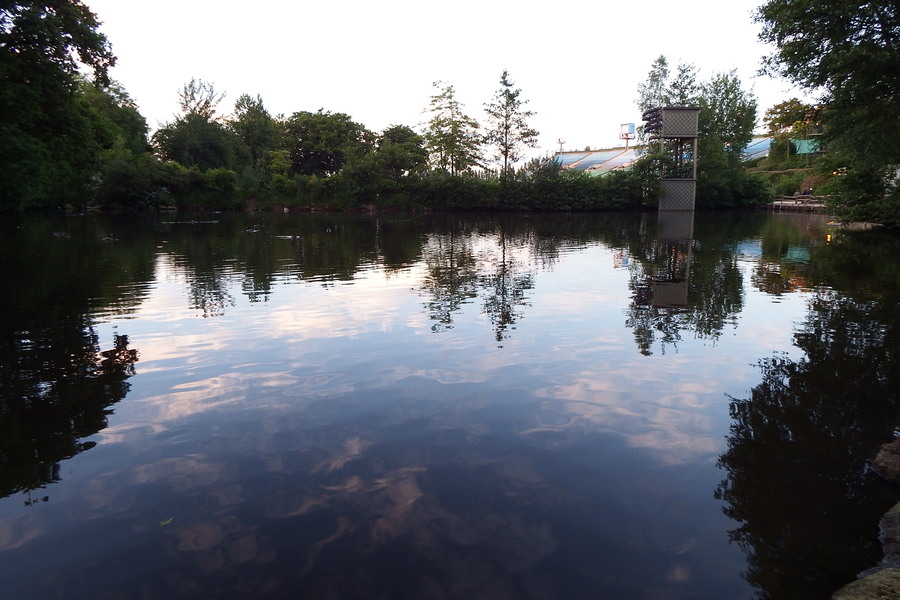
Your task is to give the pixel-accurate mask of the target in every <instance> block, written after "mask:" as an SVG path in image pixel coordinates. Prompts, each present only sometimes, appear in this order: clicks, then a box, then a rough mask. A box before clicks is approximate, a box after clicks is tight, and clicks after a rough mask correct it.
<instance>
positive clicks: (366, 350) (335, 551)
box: [0, 213, 900, 600]
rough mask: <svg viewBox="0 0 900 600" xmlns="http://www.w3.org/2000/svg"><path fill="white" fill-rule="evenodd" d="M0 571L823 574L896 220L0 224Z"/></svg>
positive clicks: (460, 590) (879, 491)
mask: <svg viewBox="0 0 900 600" xmlns="http://www.w3.org/2000/svg"><path fill="white" fill-rule="evenodd" d="M0 231H2V237H0V257H2V263H0V266H2V287H0V290H2V295H0V298H2V308H0V312H2V315H0V323H2V330H0V348H2V356H0V387H2V391H0V496H2V499H0V598H4V599H10V600H20V599H30V598H41V599H45V598H53V599H57V598H60V599H82V598H84V599H88V598H89V599H91V600H122V599H132V598H134V599H141V600H148V599H173V598H203V599H208V598H214V599H226V598H229V599H230V598H236V599H248V598H274V599H288V598H290V599H296V598H307V599H369V598H372V599H376V598H377V599H395V598H396V599H428V598H435V599H438V598H440V599H445V598H447V599H449V598H458V599H491V600H493V599H501V600H502V599H536V600H545V599H560V600H576V599H611V600H631V599H634V600H643V599H647V600H657V599H661V600H670V599H671V600H681V599H685V600H687V599H691V600H706V599H709V600H728V599H750V598H757V597H758V598H771V599H773V600H780V599H788V598H790V599H791V600H798V599H807V598H809V599H818V598H828V597H829V596H830V594H831V593H832V592H833V591H834V590H835V589H837V588H838V587H840V586H841V585H843V584H844V583H847V582H848V581H850V580H852V579H853V578H854V577H855V575H856V574H857V573H858V572H859V571H861V570H864V569H866V568H869V567H870V566H873V565H874V564H875V563H877V562H878V560H880V558H881V554H880V548H879V546H878V544H877V521H878V519H879V517H880V516H881V514H882V513H883V512H884V511H885V510H887V509H888V508H889V507H890V506H891V505H892V504H893V503H894V502H895V501H897V499H898V494H897V491H896V490H895V489H893V488H891V487H890V486H888V485H887V484H884V483H882V482H880V481H879V480H878V479H877V478H876V477H875V476H873V475H872V474H871V473H870V471H869V470H868V469H867V464H868V461H869V460H870V459H871V458H872V456H873V455H874V453H875V451H876V450H877V448H878V446H879V445H880V444H882V443H884V442H887V441H889V440H891V439H892V438H893V436H894V433H895V431H896V430H897V429H898V425H900V400H898V392H897V390H900V381H898V379H900V375H898V373H900V364H898V361H900V328H898V326H900V308H898V300H900V266H898V265H900V260H898V256H900V242H898V239H897V238H896V237H890V236H887V235H883V234H881V233H877V232H864V233H854V232H850V231H846V230H844V229H842V228H841V227H840V226H839V225H836V224H834V223H831V222H830V219H829V218H827V217H823V216H810V215H792V214H778V215H772V214H766V213H729V214H702V213H700V214H697V215H696V216H693V215H672V216H669V217H667V218H665V219H660V218H659V217H658V216H657V215H656V214H647V215H634V214H629V215H618V214H603V215H567V216H565V215H564V216H546V215H540V216H511V215H510V216H507V215H501V216H493V217H491V216H488V217H477V216H445V215H430V216H425V217H414V218H406V217H399V216H378V217H362V216H346V215H277V216H276V215H256V216H249V217H248V216H243V215H225V214H204V215H181V214H171V215H162V216H159V217H157V216H147V215H144V216H135V215H130V216H110V215H101V216H81V217H76V216H71V217H65V216H55V217H32V218H29V219H27V220H10V219H7V220H4V221H0Z"/></svg>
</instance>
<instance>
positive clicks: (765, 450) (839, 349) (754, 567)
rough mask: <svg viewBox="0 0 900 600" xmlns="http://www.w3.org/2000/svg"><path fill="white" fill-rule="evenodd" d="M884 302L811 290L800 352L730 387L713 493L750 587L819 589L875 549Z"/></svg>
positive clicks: (888, 420)
mask: <svg viewBox="0 0 900 600" xmlns="http://www.w3.org/2000/svg"><path fill="white" fill-rule="evenodd" d="M891 304H892V303H891V302H890V301H888V302H887V303H885V302H884V299H871V300H855V299H852V298H850V297H848V296H845V295H843V294H842V293H838V292H834V291H830V290H827V289H822V290H820V291H818V292H817V293H816V294H815V296H814V298H813V300H812V301H811V303H810V309H809V313H808V316H807V318H806V321H805V322H804V323H803V324H802V326H801V327H800V329H799V330H798V332H797V333H796V335H795V343H796V345H797V346H798V347H799V348H800V349H801V350H803V351H804V352H805V358H803V359H801V360H791V359H789V358H787V357H786V356H775V357H772V358H766V359H763V360H760V361H759V367H760V370H761V371H762V382H761V383H760V384H759V385H757V386H756V387H755V388H753V389H752V390H751V392H750V396H749V398H746V399H737V398H732V401H731V405H730V413H731V417H732V419H733V420H734V423H733V425H732V426H731V433H730V435H729V436H728V446H729V447H728V450H727V451H726V452H725V453H724V454H723V455H722V456H721V458H720V461H719V465H720V466H721V467H722V468H723V469H725V471H726V472H727V478H726V479H725V480H724V481H723V482H722V483H721V484H720V486H719V488H718V490H717V491H716V497H717V498H719V499H722V500H724V501H725V502H726V503H727V507H726V508H725V512H726V514H727V515H728V516H729V517H731V518H732V519H734V520H736V521H738V522H739V523H740V526H739V527H737V528H736V529H734V530H733V531H731V533H730V535H731V538H732V540H733V541H735V542H737V543H738V544H739V545H740V546H741V548H742V549H743V550H744V552H745V553H746V554H747V558H748V564H749V569H748V571H747V573H746V574H745V577H746V579H747V580H748V581H749V582H750V583H751V584H752V585H753V586H754V587H756V588H757V590H758V594H759V597H760V598H763V599H769V598H771V599H773V600H775V599H781V598H793V599H798V600H802V599H805V598H809V599H810V600H812V599H814V598H826V597H829V595H830V594H831V593H833V592H834V591H835V590H837V589H838V588H839V587H841V586H842V585H844V584H845V583H847V582H848V581H851V580H852V579H854V578H855V577H856V575H857V574H858V573H859V572H860V571H862V570H864V569H867V568H869V567H872V566H873V565H875V564H876V563H877V562H878V561H879V560H880V558H881V549H880V547H879V545H878V542H877V522H878V520H879V518H880V517H881V515H882V514H883V513H884V512H885V511H886V510H887V509H888V508H889V507H890V506H891V505H892V504H893V503H894V502H895V501H896V500H897V494H896V490H892V489H890V488H889V487H888V486H886V484H884V483H883V482H881V481H880V480H878V479H877V477H876V476H874V475H873V474H872V473H871V472H870V471H869V470H868V469H867V464H868V461H870V460H871V459H872V457H873V456H874V454H875V452H876V451H877V448H878V446H879V445H880V444H882V443H884V442H886V441H889V440H890V439H892V437H893V434H894V432H895V430H896V428H897V427H898V425H900V418H898V415H900V398H898V390H900V375H898V374H900V364H898V357H900V338H898V335H897V334H898V332H897V329H896V323H897V320H896V318H897V315H896V314H893V315H891V317H890V318H889V319H887V320H885V319H884V317H885V316H886V314H885V311H887V312H893V313H896V302H893V308H891Z"/></svg>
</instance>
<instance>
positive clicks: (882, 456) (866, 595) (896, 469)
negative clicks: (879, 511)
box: [831, 439, 900, 600]
mask: <svg viewBox="0 0 900 600" xmlns="http://www.w3.org/2000/svg"><path fill="white" fill-rule="evenodd" d="M872 470H873V471H875V472H876V473H877V474H878V475H880V476H881V477H882V478H884V479H885V480H887V481H889V482H891V483H893V484H896V485H900V439H896V440H894V441H893V442H890V443H888V444H884V445H883V446H882V447H881V449H880V450H879V451H878V454H877V456H876V457H875V460H874V461H873V462H872ZM878 529H879V535H878V539H879V541H880V542H881V547H882V549H883V550H884V558H883V559H882V560H881V562H880V563H878V564H877V565H876V566H874V567H872V568H871V569H869V570H867V571H864V572H863V573H861V574H860V578H859V579H857V580H856V581H854V582H852V583H848V584H847V585H845V586H844V587H842V588H841V589H839V590H838V591H837V592H835V593H834V594H833V595H832V597H831V598H832V600H896V599H897V598H900V502H898V503H897V504H895V505H894V507H893V508H891V509H890V510H889V511H887V512H886V513H885V514H884V516H883V517H882V518H881V521H879V523H878Z"/></svg>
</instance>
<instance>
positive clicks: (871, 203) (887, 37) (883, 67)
mask: <svg viewBox="0 0 900 600" xmlns="http://www.w3.org/2000/svg"><path fill="white" fill-rule="evenodd" d="M757 21H758V22H760V23H761V24H762V26H763V29H762V32H761V34H760V37H761V39H762V40H764V41H766V42H769V43H771V44H773V45H774V46H775V47H776V48H777V51H776V53H775V54H774V55H772V56H771V57H769V58H768V60H767V68H768V69H769V70H770V71H771V72H773V73H777V74H780V75H784V76H786V77H787V78H789V79H790V80H791V81H793V82H795V83H797V84H799V85H801V86H803V87H804V88H806V89H808V90H809V91H811V92H814V93H819V94H820V95H821V100H822V103H823V105H824V110H823V111H822V123H823V125H824V135H823V139H824V141H825V143H826V144H827V148H828V159H827V161H826V162H825V163H824V164H823V166H824V167H825V168H826V169H831V170H837V169H846V172H847V175H846V176H845V177H840V178H837V180H836V182H835V185H834V186H833V187H832V188H831V191H832V192H834V193H835V194H836V195H835V198H834V207H835V208H836V209H838V210H840V211H842V212H843V213H844V214H845V215H846V216H847V217H848V218H851V219H862V220H873V221H879V222H883V223H887V224H890V225H895V226H900V210H898V209H900V184H898V173H897V169H898V165H900V44H898V41H900V13H898V11H897V3H896V2H894V1H893V0H879V1H876V2H864V3H847V2H839V1H837V0H825V1H821V0H817V1H815V2H814V1H812V0H769V2H767V3H766V4H764V5H763V6H761V7H760V9H759V11H758V13H757Z"/></svg>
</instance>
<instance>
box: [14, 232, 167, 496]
mask: <svg viewBox="0 0 900 600" xmlns="http://www.w3.org/2000/svg"><path fill="white" fill-rule="evenodd" d="M2 226H3V227H4V229H3V233H4V234H5V238H6V239H7V240H10V241H11V242H10V243H6V244H3V245H2V251H3V252H7V251H11V252H14V255H13V254H11V255H9V256H5V255H0V259H2V261H0V264H3V285H2V286H0V306H2V307H3V310H2V311H0V338H2V342H0V497H5V496H8V495H11V494H15V493H19V492H26V493H28V496H27V499H26V500H25V502H26V504H30V503H33V502H34V499H33V498H32V497H31V495H30V492H32V491H34V490H37V489H41V488H44V487H46V486H47V485H48V484H50V483H53V482H55V481H58V480H59V478H60V475H59V472H60V462H61V461H63V460H65V459H68V458H71V457H73V456H75V455H76V454H78V453H79V452H82V451H84V450H86V449H88V448H91V447H92V446H93V445H94V443H93V442H91V441H83V440H84V438H86V437H88V436H91V435H93V434H95V433H97V432H98V431H100V430H101V429H103V428H104V427H106V424H107V416H108V415H109V414H110V412H111V409H110V407H111V406H112V405H114V404H115V403H116V402H118V401H120V400H121V399H122V398H124V397H125V395H126V394H127V393H128V389H129V383H128V381H127V380H128V378H129V377H131V375H133V374H134V363H135V362H137V360H138V355H137V351H136V350H134V349H132V348H130V347H129V344H128V336H127V335H119V334H114V337H113V341H112V347H110V348H108V349H106V350H103V349H101V348H102V346H101V341H100V339H99V335H98V333H97V327H96V324H95V321H96V314H97V308H98V307H100V308H102V310H103V311H105V312H106V313H107V314H119V315H125V314H129V312H130V311H133V310H134V307H135V306H138V305H139V304H140V302H141V301H142V299H143V294H144V293H145V292H146V288H145V286H144V283H143V282H145V281H146V279H147V278H149V277H151V276H152V270H153V269H152V265H153V247H154V246H153V244H152V241H151V236H152V231H148V229H147V227H146V226H145V224H144V223H143V222H141V221H140V219H133V220H132V221H131V222H130V223H129V224H128V225H127V226H123V227H121V228H117V234H118V235H117V236H116V237H117V238H118V239H120V240H121V241H119V242H117V243H116V244H110V243H109V242H104V241H102V238H103V237H104V236H106V235H108V233H109V229H106V228H105V227H104V226H103V225H102V224H101V223H99V222H95V221H92V220H87V219H77V220H75V219H67V220H57V221H52V220H50V219H29V220H27V221H22V222H17V221H7V220H4V221H3V222H2ZM55 230H59V231H61V232H62V233H59V234H55V233H53V232H54V231H55ZM67 230H69V231H71V233H72V235H69V233H68V232H67ZM92 314H93V316H90V315H92Z"/></svg>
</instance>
